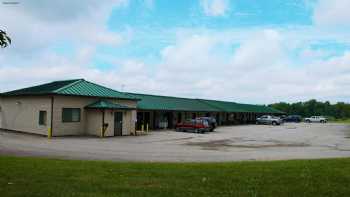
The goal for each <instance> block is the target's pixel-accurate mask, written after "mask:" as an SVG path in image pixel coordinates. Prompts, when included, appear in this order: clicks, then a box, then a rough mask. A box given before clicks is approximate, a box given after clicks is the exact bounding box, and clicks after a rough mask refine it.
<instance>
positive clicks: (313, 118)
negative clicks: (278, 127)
mask: <svg viewBox="0 0 350 197" xmlns="http://www.w3.org/2000/svg"><path fill="white" fill-rule="evenodd" d="M304 120H305V122H307V123H311V122H319V123H326V122H327V121H328V120H327V118H325V117H323V116H311V117H310V118H305V119H304Z"/></svg>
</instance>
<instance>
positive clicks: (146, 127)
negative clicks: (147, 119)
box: [146, 124, 148, 133]
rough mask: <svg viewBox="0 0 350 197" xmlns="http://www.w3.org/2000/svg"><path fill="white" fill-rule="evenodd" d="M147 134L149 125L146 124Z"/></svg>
mask: <svg viewBox="0 0 350 197" xmlns="http://www.w3.org/2000/svg"><path fill="white" fill-rule="evenodd" d="M146 132H147V133H148V124H146Z"/></svg>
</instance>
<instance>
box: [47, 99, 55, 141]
mask: <svg viewBox="0 0 350 197" xmlns="http://www.w3.org/2000/svg"><path fill="white" fill-rule="evenodd" d="M53 104H54V96H51V121H50V128H49V131H48V138H51V137H52V133H53Z"/></svg>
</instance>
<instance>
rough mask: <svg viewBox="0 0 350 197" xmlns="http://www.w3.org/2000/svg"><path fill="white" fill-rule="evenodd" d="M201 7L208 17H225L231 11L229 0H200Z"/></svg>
mask: <svg viewBox="0 0 350 197" xmlns="http://www.w3.org/2000/svg"><path fill="white" fill-rule="evenodd" d="M200 5H201V7H202V9H203V11H204V14H205V15H207V16H224V15H225V14H226V12H227V11H228V10H229V2H228V0H200Z"/></svg>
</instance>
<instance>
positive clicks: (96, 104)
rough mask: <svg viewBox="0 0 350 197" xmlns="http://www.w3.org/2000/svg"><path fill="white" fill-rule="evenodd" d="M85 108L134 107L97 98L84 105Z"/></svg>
mask: <svg viewBox="0 0 350 197" xmlns="http://www.w3.org/2000/svg"><path fill="white" fill-rule="evenodd" d="M85 108H87V109H135V108H132V107H128V106H126V105H121V104H117V103H112V102H110V101H106V100H99V101H96V102H94V103H91V104H89V105H87V106H85Z"/></svg>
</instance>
